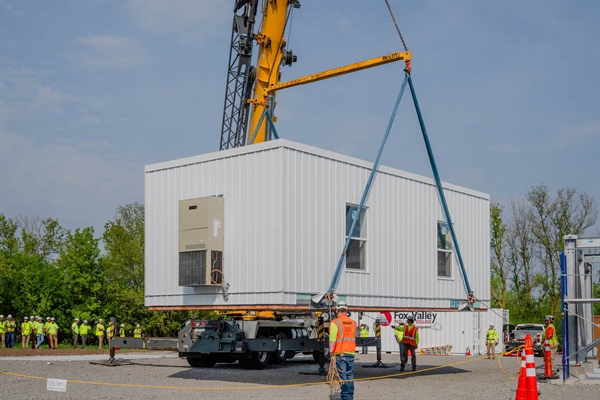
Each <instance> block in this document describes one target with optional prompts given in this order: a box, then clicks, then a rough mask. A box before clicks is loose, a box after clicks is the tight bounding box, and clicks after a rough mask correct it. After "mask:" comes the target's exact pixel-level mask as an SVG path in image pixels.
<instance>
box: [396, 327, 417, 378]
mask: <svg viewBox="0 0 600 400" xmlns="http://www.w3.org/2000/svg"><path fill="white" fill-rule="evenodd" d="M406 322H407V324H406V327H405V328H404V336H402V344H403V345H404V350H403V351H402V361H400V371H404V366H405V365H406V364H407V363H408V352H409V350H410V355H411V357H410V363H411V364H412V370H413V371H416V370H417V349H418V348H419V328H417V325H415V318H414V317H413V316H412V315H409V316H408V317H407V318H406Z"/></svg>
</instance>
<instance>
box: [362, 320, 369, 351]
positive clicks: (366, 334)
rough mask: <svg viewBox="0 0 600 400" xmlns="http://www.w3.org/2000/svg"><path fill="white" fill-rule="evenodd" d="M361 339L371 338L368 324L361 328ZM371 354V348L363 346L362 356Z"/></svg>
mask: <svg viewBox="0 0 600 400" xmlns="http://www.w3.org/2000/svg"><path fill="white" fill-rule="evenodd" d="M360 337H361V338H367V337H369V327H368V326H367V324H362V325H361V326H360ZM368 352H369V346H362V354H367V353H368Z"/></svg>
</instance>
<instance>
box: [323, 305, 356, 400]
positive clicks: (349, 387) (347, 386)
mask: <svg viewBox="0 0 600 400" xmlns="http://www.w3.org/2000/svg"><path fill="white" fill-rule="evenodd" d="M336 312H337V318H336V319H334V320H333V321H331V324H330V325H329V354H331V364H334V363H335V366H336V367H337V370H338V373H339V375H340V379H341V380H342V381H343V382H342V393H341V400H352V399H354V353H355V352H356V322H354V321H353V320H352V319H350V317H348V306H346V303H344V302H343V301H340V302H339V303H338V304H337V306H336Z"/></svg>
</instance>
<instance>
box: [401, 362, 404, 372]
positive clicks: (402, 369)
mask: <svg viewBox="0 0 600 400" xmlns="http://www.w3.org/2000/svg"><path fill="white" fill-rule="evenodd" d="M402 371H404V364H402V365H400V372H402Z"/></svg>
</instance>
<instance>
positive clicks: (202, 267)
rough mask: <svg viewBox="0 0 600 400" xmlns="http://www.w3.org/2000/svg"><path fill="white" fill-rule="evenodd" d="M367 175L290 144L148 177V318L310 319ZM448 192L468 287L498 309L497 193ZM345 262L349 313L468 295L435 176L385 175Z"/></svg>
mask: <svg viewBox="0 0 600 400" xmlns="http://www.w3.org/2000/svg"><path fill="white" fill-rule="evenodd" d="M372 166H373V163H372V162H368V161H363V160H359V159H356V158H352V157H348V156H344V155H341V154H337V153H334V152H331V151H325V150H322V149H319V148H315V147H311V146H307V145H304V144H299V143H295V142H292V141H289V140H285V139H278V140H272V141H268V142H265V143H261V144H255V145H251V146H245V147H240V148H235V149H230V150H224V151H219V152H215V153H210V154H204V155H199V156H195V157H189V158H184V159H179V160H173V161H167V162H162V163H158V164H153V165H148V166H146V169H145V207H146V248H145V253H146V261H145V262H146V265H145V268H146V270H145V304H146V306H147V307H150V308H151V309H163V308H170V309H207V310H218V309H262V308H265V307H267V308H269V309H278V308H279V309H289V310H295V309H307V308H308V307H309V302H310V298H311V296H312V295H315V294H317V293H323V292H325V291H326V290H327V289H328V287H329V285H330V282H331V280H332V277H333V275H334V271H335V269H336V266H337V265H338V261H339V259H340V255H341V254H342V250H343V248H344V244H345V242H346V239H347V234H348V232H349V231H350V226H351V224H352V215H353V214H354V215H358V213H357V211H358V205H359V204H360V200H361V196H362V194H363V191H364V188H365V185H366V183H367V180H368V177H369V174H370V172H371V168H372ZM443 187H444V193H445V196H446V199H447V203H448V207H449V210H450V214H451V216H452V221H453V225H454V229H455V232H456V235H457V238H458V243H459V245H460V250H461V253H462V258H463V260H464V265H465V269H466V273H467V277H468V280H469V283H470V286H471V288H472V290H473V291H474V292H475V296H477V298H478V299H481V300H482V302H484V303H485V302H489V298H490V254H489V209H490V199H489V195H487V194H484V193H480V192H477V191H474V190H471V189H467V188H463V187H459V186H456V185H452V184H448V183H443ZM346 255H347V256H346V259H345V261H344V264H343V269H342V272H341V275H340V279H339V284H338V285H337V288H336V290H335V292H336V294H337V295H338V296H340V298H341V299H343V300H345V301H346V302H347V303H348V305H349V307H350V308H351V309H355V310H363V311H376V312H379V311H383V310H388V311H392V310H396V311H398V310H437V311H444V310H445V311H449V310H453V309H456V308H457V307H458V305H459V300H464V299H466V297H467V293H466V289H465V287H466V285H465V282H464V279H463V275H462V273H461V270H460V268H459V267H458V263H457V261H456V254H455V249H454V248H453V245H452V240H451V237H450V234H449V232H448V225H447V223H446V221H445V220H444V217H443V213H442V208H441V206H440V202H439V199H438V193H437V191H436V186H435V182H434V180H433V179H431V178H427V177H423V176H419V175H415V174H412V173H408V172H404V171H400V170H396V169H392V168H387V167H385V166H382V167H380V168H379V170H378V172H377V174H376V177H375V181H374V183H373V186H372V189H371V191H370V195H369V197H368V199H367V201H366V202H365V204H364V207H363V210H362V211H361V213H360V218H359V221H358V223H357V226H356V229H355V231H354V233H353V235H352V237H351V241H350V246H349V248H348V251H347V253H346ZM476 308H477V303H476Z"/></svg>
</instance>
